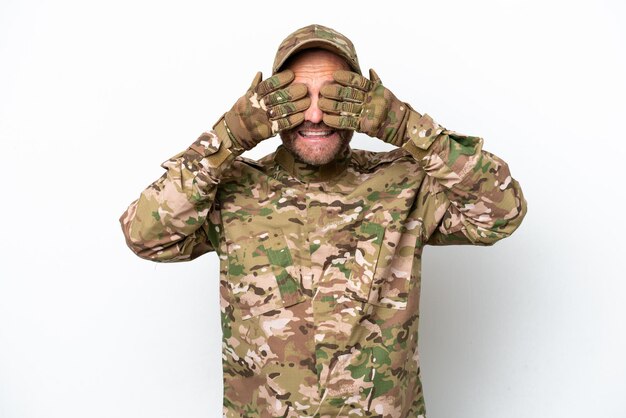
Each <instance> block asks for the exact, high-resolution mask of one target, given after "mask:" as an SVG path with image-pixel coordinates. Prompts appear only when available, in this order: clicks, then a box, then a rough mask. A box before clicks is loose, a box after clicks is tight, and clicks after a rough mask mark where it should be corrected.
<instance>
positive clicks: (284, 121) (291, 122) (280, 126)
mask: <svg viewBox="0 0 626 418" xmlns="http://www.w3.org/2000/svg"><path fill="white" fill-rule="evenodd" d="M302 122H304V113H302V112H300V113H295V114H293V115H289V116H287V117H285V118H280V119H276V120H273V121H272V129H273V130H274V133H278V132H281V131H284V130H287V129H291V128H294V127H296V126H298V125H300V124H301V123H302Z"/></svg>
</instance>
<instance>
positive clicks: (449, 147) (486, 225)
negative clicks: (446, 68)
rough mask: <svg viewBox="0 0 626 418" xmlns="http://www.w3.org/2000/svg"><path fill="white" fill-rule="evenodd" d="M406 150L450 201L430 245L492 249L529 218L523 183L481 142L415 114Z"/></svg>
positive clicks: (406, 136)
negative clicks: (456, 244)
mask: <svg viewBox="0 0 626 418" xmlns="http://www.w3.org/2000/svg"><path fill="white" fill-rule="evenodd" d="M400 145H401V146H402V148H404V149H405V150H407V151H408V152H409V153H410V154H411V155H412V156H413V157H414V158H415V159H416V161H417V162H418V163H419V164H420V166H421V167H422V168H423V169H424V171H425V173H426V174H427V175H428V176H430V177H431V178H432V179H434V180H436V182H437V184H438V185H440V186H441V187H442V191H443V193H444V195H445V197H446V198H447V199H448V200H449V201H450V205H449V206H448V208H447V209H446V211H445V213H444V215H443V217H442V218H441V220H440V222H439V224H438V225H437V230H434V231H433V234H432V235H431V237H430V238H431V240H430V242H429V243H430V244H440V245H441V244H455V243H464V242H462V241H464V240H465V241H468V242H465V243H471V244H476V245H491V244H493V243H495V242H497V241H498V240H500V239H502V238H505V237H507V236H509V235H511V234H512V233H513V231H515V230H516V229H517V227H518V226H519V225H520V224H521V222H522V220H523V218H524V216H525V214H526V210H527V209H526V200H525V199H524V196H523V193H522V190H521V187H520V185H519V183H518V182H517V181H516V180H515V179H513V177H512V176H511V173H510V170H509V167H508V165H507V164H506V162H505V161H503V160H502V159H501V158H499V157H497V156H495V155H493V154H491V153H489V152H487V151H484V150H483V149H482V146H483V139H482V138H480V137H475V136H468V135H462V134H459V133H458V132H454V131H450V130H447V129H445V128H444V127H442V126H440V125H438V124H437V123H436V122H435V121H433V120H432V118H431V117H430V116H428V115H426V114H424V115H422V114H420V113H418V112H416V111H414V110H412V109H410V114H409V115H408V118H407V125H406V131H405V132H404V135H403V141H402V144H400Z"/></svg>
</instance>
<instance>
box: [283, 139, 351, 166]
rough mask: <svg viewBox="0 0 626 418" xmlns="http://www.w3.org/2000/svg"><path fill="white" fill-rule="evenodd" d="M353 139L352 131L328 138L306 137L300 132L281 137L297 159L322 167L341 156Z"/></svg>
mask: <svg viewBox="0 0 626 418" xmlns="http://www.w3.org/2000/svg"><path fill="white" fill-rule="evenodd" d="M351 137H352V131H345V132H340V131H334V132H332V134H330V135H328V136H318V137H314V138H312V137H305V136H303V135H301V134H300V133H299V132H293V133H291V134H288V135H284V136H281V138H282V140H283V145H284V146H285V148H287V149H288V150H289V151H290V152H291V153H292V154H294V155H295V157H296V158H297V159H299V160H300V161H302V162H305V163H307V164H311V165H315V166H320V165H324V164H328V163H330V162H331V161H333V160H334V159H335V158H337V156H338V155H339V154H341V153H342V152H343V151H344V150H345V149H346V147H347V146H348V144H349V143H350V139H351Z"/></svg>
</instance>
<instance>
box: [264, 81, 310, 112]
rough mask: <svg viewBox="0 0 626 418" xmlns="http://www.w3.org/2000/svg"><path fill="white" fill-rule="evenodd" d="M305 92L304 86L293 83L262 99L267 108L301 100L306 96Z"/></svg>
mask: <svg viewBox="0 0 626 418" xmlns="http://www.w3.org/2000/svg"><path fill="white" fill-rule="evenodd" d="M307 91H308V90H307V88H306V86H305V85H304V84H302V83H294V84H291V85H289V86H288V87H286V88H284V89H280V90H276V91H275V92H272V93H270V94H268V95H267V96H265V97H264V98H263V101H264V102H265V105H266V106H268V107H269V106H273V105H276V104H280V103H286V102H291V101H294V100H297V99H301V98H302V97H304V96H306V94H307Z"/></svg>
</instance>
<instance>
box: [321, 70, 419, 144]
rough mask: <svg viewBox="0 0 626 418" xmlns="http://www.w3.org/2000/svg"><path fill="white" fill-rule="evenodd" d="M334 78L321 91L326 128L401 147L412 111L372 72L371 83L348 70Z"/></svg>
mask: <svg viewBox="0 0 626 418" xmlns="http://www.w3.org/2000/svg"><path fill="white" fill-rule="evenodd" d="M333 78H334V80H335V82H334V83H330V84H327V85H326V86H324V87H322V88H321V89H320V95H321V96H322V97H321V98H320V99H319V101H318V106H319V108H320V109H321V110H322V112H324V116H323V119H324V123H325V124H326V125H328V126H332V127H334V128H337V129H353V130H356V131H357V132H362V133H364V134H367V135H369V136H372V137H376V138H379V139H382V140H383V141H385V142H388V143H391V144H393V145H396V146H400V145H402V141H403V138H404V132H405V130H406V122H407V119H408V115H409V110H410V109H411V108H410V106H409V105H408V104H407V103H403V102H401V101H400V100H398V99H397V98H396V96H394V94H393V93H392V92H391V91H389V89H387V88H385V87H384V86H383V85H382V82H381V81H380V78H379V77H378V74H376V73H375V72H374V70H373V69H370V80H368V79H367V78H365V77H363V76H362V75H360V74H357V73H354V72H351V71H345V70H338V71H335V72H334V73H333Z"/></svg>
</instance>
